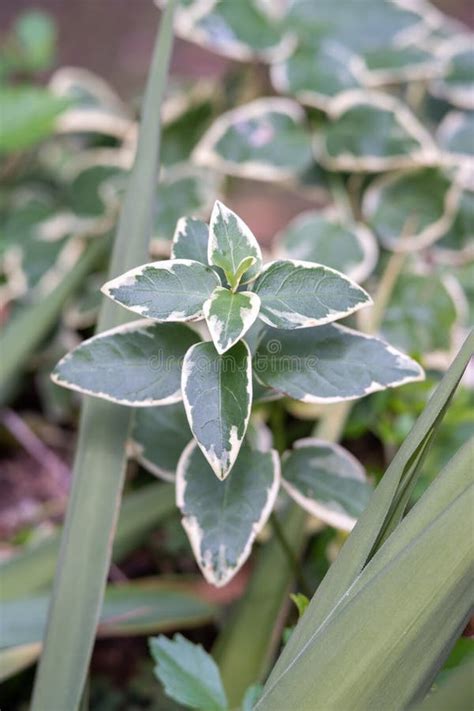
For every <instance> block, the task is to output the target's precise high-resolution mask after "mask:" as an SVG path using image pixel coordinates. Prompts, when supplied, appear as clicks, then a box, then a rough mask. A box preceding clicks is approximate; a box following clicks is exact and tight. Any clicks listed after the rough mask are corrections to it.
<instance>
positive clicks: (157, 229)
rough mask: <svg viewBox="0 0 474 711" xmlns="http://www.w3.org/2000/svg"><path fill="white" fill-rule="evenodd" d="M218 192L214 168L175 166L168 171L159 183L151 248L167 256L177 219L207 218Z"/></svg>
mask: <svg viewBox="0 0 474 711" xmlns="http://www.w3.org/2000/svg"><path fill="white" fill-rule="evenodd" d="M217 192H218V177H217V175H216V173H215V172H214V171H211V170H206V169H203V168H197V167H195V166H191V167H189V166H184V167H183V166H182V165H181V166H176V167H173V168H170V169H169V170H167V171H165V173H164V175H162V176H161V179H160V182H159V184H158V187H157V195H158V198H157V202H156V206H155V212H154V234H153V237H152V243H151V251H152V254H156V255H157V256H168V254H169V249H170V246H171V240H172V237H173V233H174V231H175V228H176V223H177V222H178V220H179V218H180V217H181V216H182V215H195V216H196V217H204V218H207V217H208V215H209V212H210V210H211V207H212V205H213V202H214V199H215V196H216V193H217Z"/></svg>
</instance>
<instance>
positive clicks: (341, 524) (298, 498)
mask: <svg viewBox="0 0 474 711" xmlns="http://www.w3.org/2000/svg"><path fill="white" fill-rule="evenodd" d="M306 447H324V448H326V449H330V450H332V452H334V454H335V455H336V456H338V457H340V458H341V459H344V460H346V462H347V463H348V464H349V465H350V466H351V469H352V471H353V472H354V473H355V474H356V476H347V478H348V479H356V480H357V481H363V482H367V481H368V480H367V475H366V472H365V469H364V467H363V466H362V464H361V463H360V462H359V460H358V459H356V457H354V455H353V454H351V453H350V452H349V451H348V450H347V449H345V448H344V447H341V445H340V444H336V443H333V442H326V441H324V440H322V439H318V438H316V437H305V438H304V439H299V440H297V441H296V442H295V443H294V444H293V449H305V448H306ZM290 455H291V450H290V451H287V452H285V453H284V454H283V457H282V465H284V463H285V461H286V459H288V457H289V456H290ZM283 472H284V466H282V479H281V485H282V487H283V488H284V489H285V491H286V492H287V494H288V495H289V496H290V497H291V498H292V499H293V501H295V502H296V503H297V504H298V505H299V506H301V508H302V509H304V510H305V511H307V512H308V513H309V514H311V516H314V517H315V518H317V519H319V520H320V521H323V522H324V523H327V524H329V525H330V526H334V528H337V529H339V530H341V531H352V529H353V528H354V526H355V524H356V523H357V519H355V518H354V517H353V516H350V515H349V514H347V513H344V512H342V511H335V510H334V509H331V508H330V507H329V506H328V505H327V506H325V505H324V504H323V503H321V502H319V501H318V500H317V499H313V498H309V497H307V496H305V495H304V494H302V493H301V491H299V490H298V489H297V488H296V487H295V486H294V485H293V484H292V483H291V482H289V481H288V480H287V479H285V477H284V475H283ZM340 476H341V477H345V475H344V472H343V471H341V474H340Z"/></svg>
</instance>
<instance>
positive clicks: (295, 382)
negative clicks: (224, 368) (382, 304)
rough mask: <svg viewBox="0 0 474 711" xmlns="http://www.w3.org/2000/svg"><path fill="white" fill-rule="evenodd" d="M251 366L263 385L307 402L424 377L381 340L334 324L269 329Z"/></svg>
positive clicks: (326, 400)
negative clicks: (289, 328)
mask: <svg viewBox="0 0 474 711" xmlns="http://www.w3.org/2000/svg"><path fill="white" fill-rule="evenodd" d="M253 368H254V373H255V374H256V376H257V377H258V379H259V380H260V381H261V382H262V383H263V384H264V385H267V386H268V387H271V388H275V390H279V391H280V392H282V393H284V394H285V395H288V396H289V397H292V398H294V399H295V400H301V402H309V403H330V402H341V401H343V400H355V399H357V398H359V397H363V396H364V395H368V394H369V393H373V392H377V391H379V390H385V388H388V387H395V386H397V385H404V384H405V383H409V382H413V381H415V380H422V379H423V377H424V373H423V369H422V368H421V367H420V366H419V365H418V363H416V362H415V361H414V360H412V359H411V358H409V357H408V356H406V355H404V354H403V353H400V351H397V350H396V349H395V348H393V347H392V346H390V345H388V344H387V343H386V342H385V341H382V340H380V339H379V338H374V337H371V336H366V335H364V334H362V333H359V332H358V331H353V330H352V329H350V328H346V327H345V326H340V325H339V324H328V325H326V326H317V327H316V328H307V329H302V330H299V331H287V330H280V329H279V330H273V329H268V330H267V332H266V333H265V335H264V337H263V338H262V340H261V342H260V345H259V347H258V349H257V353H256V355H255V358H254V363H253Z"/></svg>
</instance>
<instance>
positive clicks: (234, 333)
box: [203, 286, 260, 353]
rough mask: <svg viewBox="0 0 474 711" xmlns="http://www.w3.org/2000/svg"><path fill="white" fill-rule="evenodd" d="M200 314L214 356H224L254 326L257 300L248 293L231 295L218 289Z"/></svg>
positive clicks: (229, 292) (231, 293)
mask: <svg viewBox="0 0 474 711" xmlns="http://www.w3.org/2000/svg"><path fill="white" fill-rule="evenodd" d="M203 310H204V316H205V318H206V322H207V326H208V328H209V333H210V334H211V337H212V340H213V342H214V345H215V347H216V349H217V352H218V353H225V352H226V351H228V350H229V348H232V346H233V345H234V344H235V343H237V341H239V340H240V339H241V338H243V336H244V335H245V334H246V333H247V331H248V329H249V328H250V326H251V325H252V324H253V323H254V321H255V319H256V318H257V316H258V312H259V311H260V298H259V297H258V296H257V294H254V293H252V292H251V291H238V292H235V293H234V292H232V291H230V290H229V289H224V287H222V286H218V287H217V288H216V289H215V290H214V291H213V293H212V295H211V296H210V298H209V299H208V300H207V301H206V302H205V304H204V309H203Z"/></svg>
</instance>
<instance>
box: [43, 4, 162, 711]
mask: <svg viewBox="0 0 474 711" xmlns="http://www.w3.org/2000/svg"><path fill="white" fill-rule="evenodd" d="M174 6H175V0H170V2H168V4H167V8H166V10H165V11H164V13H163V15H162V19H161V24H160V31H159V34H158V39H157V43H156V47H155V52H154V56H153V61H152V66H151V69H150V74H149V79H148V83H147V88H146V93H145V102H144V108H143V114H142V122H141V128H140V135H139V142H138V147H137V155H136V160H135V164H134V167H133V169H132V173H131V176H130V179H129V184H128V187H127V193H126V197H125V200H124V205H123V208H122V213H121V216H120V220H119V226H118V231H117V235H116V238H115V243H114V250H113V254H112V260H111V265H110V270H109V276H110V278H113V277H115V276H117V275H118V274H120V273H122V272H124V271H126V270H128V269H130V268H131V267H133V266H136V264H140V263H143V262H144V261H145V260H146V257H147V248H148V243H149V240H150V236H151V232H152V207H153V203H154V194H155V191H156V178H157V171H158V166H159V147H160V119H159V110H160V106H161V103H162V100H163V96H164V92H165V87H166V80H167V74H168V66H169V61H170V56H171V48H172V44H173V32H172V26H173V14H174ZM127 318H128V316H127V314H126V312H124V310H123V309H120V307H118V306H116V305H115V304H113V303H112V302H111V301H109V300H106V301H104V303H103V304H102V307H101V312H100V316H99V322H98V331H103V330H106V329H107V328H112V327H114V326H117V325H119V324H120V323H123V322H124V321H125V320H126V319H127ZM130 416H131V413H130V411H128V410H127V409H126V408H123V407H120V406H116V405H113V404H111V403H109V402H104V401H96V400H93V399H90V398H86V400H85V403H84V407H83V410H82V416H81V423H80V435H79V443H78V450H77V455H76V460H75V466H74V476H73V486H72V491H71V495H70V501H69V506H68V512H67V516H66V521H65V527H64V533H63V537H62V543H61V551H60V557H59V564H58V570H57V574H56V579H55V584H54V588H53V596H52V602H51V608H50V613H49V619H48V626H47V631H46V638H45V646H44V651H43V654H42V656H41V660H40V664H39V667H38V672H37V677H36V681H35V687H34V692H33V703H32V709H33V711H51V709H71V711H72V710H73V709H76V708H77V706H78V704H79V702H80V698H81V693H82V688H83V686H84V682H85V678H86V674H87V668H88V664H89V659H90V655H91V652H92V646H93V643H94V636H95V632H96V627H97V622H98V618H99V611H100V606H101V602H102V597H103V594H104V588H105V580H106V575H107V570H108V567H109V562H110V556H111V548H112V540H113V534H114V528H115V522H116V518H117V513H118V509H119V504H120V497H121V492H122V486H123V478H124V471H125V447H124V444H125V440H126V437H127V434H128V429H129V423H130ZM65 650H67V653H65Z"/></svg>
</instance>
